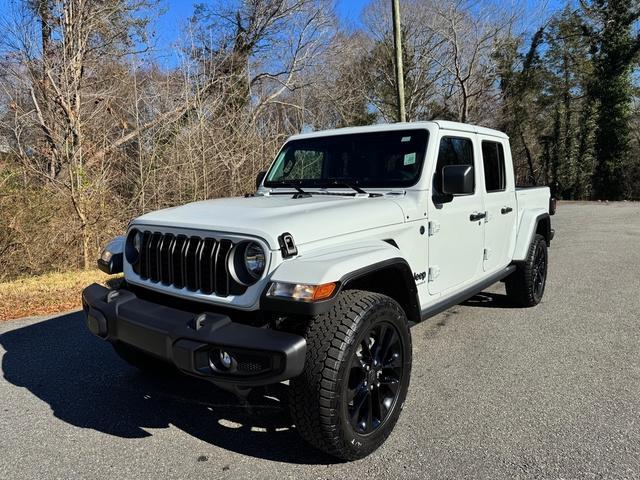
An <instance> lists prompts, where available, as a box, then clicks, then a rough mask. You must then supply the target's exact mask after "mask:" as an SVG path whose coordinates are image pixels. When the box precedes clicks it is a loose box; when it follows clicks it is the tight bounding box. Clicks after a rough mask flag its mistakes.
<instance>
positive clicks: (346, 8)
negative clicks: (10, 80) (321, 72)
mask: <svg viewBox="0 0 640 480" xmlns="http://www.w3.org/2000/svg"><path fill="white" fill-rule="evenodd" d="M22 1H23V0H0V21H1V20H2V18H3V17H5V16H8V15H9V14H10V11H11V10H12V4H15V3H21V2H22ZM335 1H336V13H337V14H338V17H339V18H340V20H341V21H342V22H343V23H344V24H345V25H358V22H359V18H360V15H361V14H362V11H363V9H364V8H365V7H366V5H367V4H368V3H369V1H370V0H335ZM489 1H495V2H496V3H498V4H505V3H512V2H515V1H518V0H489ZM524 1H525V2H526V4H527V7H528V8H527V12H526V15H525V18H523V22H525V24H526V23H527V22H531V24H532V25H533V24H534V23H536V24H537V22H539V20H540V16H539V15H540V12H541V11H542V10H544V11H546V12H550V11H553V10H557V9H558V8H561V6H562V5H563V4H564V3H565V1H566V0H524ZM572 1H577V0H572ZM196 3H207V0H195V1H194V0H160V8H161V12H159V15H158V16H157V17H156V20H155V21H154V23H153V25H152V31H153V37H152V43H153V44H154V46H155V48H154V50H153V52H151V54H150V55H151V56H153V57H154V59H155V60H156V61H158V62H159V63H160V64H161V65H162V66H164V67H169V68H170V67H172V66H175V65H176V64H178V61H179V60H178V57H177V55H176V53H175V52H177V50H176V49H174V48H172V47H173V46H174V45H176V43H177V42H178V41H179V39H180V36H181V30H182V28H183V27H184V26H185V25H186V24H187V22H188V20H189V18H190V17H191V15H192V13H193V6H194V4H196ZM518 3H519V2H518ZM404 21H406V19H404Z"/></svg>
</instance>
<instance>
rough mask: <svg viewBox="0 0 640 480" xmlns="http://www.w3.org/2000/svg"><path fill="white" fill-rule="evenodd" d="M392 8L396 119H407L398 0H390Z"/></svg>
mask: <svg viewBox="0 0 640 480" xmlns="http://www.w3.org/2000/svg"><path fill="white" fill-rule="evenodd" d="M391 5H392V8H393V43H394V47H395V51H396V86H397V88H398V121H399V122H406V121H407V112H406V111H405V108H404V72H403V68H402V32H401V30H400V5H399V3H398V0H391Z"/></svg>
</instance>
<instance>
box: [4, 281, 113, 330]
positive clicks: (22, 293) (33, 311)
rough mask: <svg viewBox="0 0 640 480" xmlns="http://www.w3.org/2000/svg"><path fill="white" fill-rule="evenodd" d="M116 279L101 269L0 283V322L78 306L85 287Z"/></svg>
mask: <svg viewBox="0 0 640 480" xmlns="http://www.w3.org/2000/svg"><path fill="white" fill-rule="evenodd" d="M117 278H118V276H117V275H116V276H109V275H106V274H105V273H102V272H101V271H100V270H76V271H71V272H64V273H48V274H46V275H39V276H36V277H30V278H24V279H20V280H14V281H11V282H5V283H0V321H2V320H10V319H13V318H21V317H30V316H33V315H47V314H51V313H58V312H64V311H68V310H73V309H76V308H79V307H80V305H81V298H80V295H81V292H82V289H83V288H84V287H86V286H87V285H89V284H91V283H94V282H95V283H101V284H104V283H105V282H107V281H113V280H116V279H117Z"/></svg>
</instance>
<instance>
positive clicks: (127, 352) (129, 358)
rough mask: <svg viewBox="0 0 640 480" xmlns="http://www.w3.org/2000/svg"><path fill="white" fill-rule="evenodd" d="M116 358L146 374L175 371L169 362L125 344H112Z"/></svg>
mask: <svg viewBox="0 0 640 480" xmlns="http://www.w3.org/2000/svg"><path fill="white" fill-rule="evenodd" d="M111 345H112V346H113V349H114V350H115V352H116V353H117V354H118V356H119V357H120V358H121V359H122V360H124V361H125V362H127V363H128V364H129V365H131V366H132V367H135V368H137V369H138V370H140V371H142V372H146V373H166V372H173V371H175V367H173V365H172V364H170V363H169V362H165V361H163V360H161V359H159V358H156V357H154V356H153V355H149V354H148V353H145V352H143V351H142V350H139V349H137V348H135V347H131V346H129V345H127V344H125V343H121V342H114V343H112V344H111Z"/></svg>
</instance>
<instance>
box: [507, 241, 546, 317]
mask: <svg viewBox="0 0 640 480" xmlns="http://www.w3.org/2000/svg"><path fill="white" fill-rule="evenodd" d="M547 267H548V252H547V242H546V241H545V239H544V237H543V236H542V235H539V234H536V235H535V236H534V237H533V241H532V242H531V245H530V246H529V251H528V253H527V258H526V259H525V261H524V262H523V263H522V264H520V265H518V267H517V269H516V271H515V272H513V273H512V274H511V275H509V277H507V279H506V281H505V287H506V289H507V296H508V297H509V299H510V300H511V301H512V302H513V303H514V304H515V305H518V306H520V307H533V306H535V305H537V304H538V303H540V300H542V296H543V295H544V289H545V286H546V284H547Z"/></svg>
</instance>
